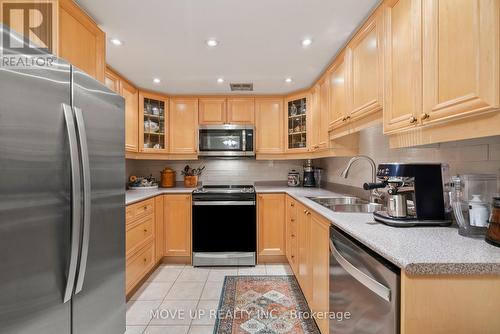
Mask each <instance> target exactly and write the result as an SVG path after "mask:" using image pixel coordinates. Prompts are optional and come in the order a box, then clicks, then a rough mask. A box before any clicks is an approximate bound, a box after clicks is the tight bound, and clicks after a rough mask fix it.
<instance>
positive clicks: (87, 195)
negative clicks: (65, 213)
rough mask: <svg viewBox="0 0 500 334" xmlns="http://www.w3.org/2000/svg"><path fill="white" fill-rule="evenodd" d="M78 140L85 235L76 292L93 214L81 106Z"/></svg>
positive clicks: (80, 284) (77, 115) (77, 110)
mask: <svg viewBox="0 0 500 334" xmlns="http://www.w3.org/2000/svg"><path fill="white" fill-rule="evenodd" d="M74 110H75V118H76V127H77V130H78V131H77V134H78V142H79V143H80V154H81V163H82V175H83V235H82V245H81V250H80V265H79V268H78V277H77V280H76V287H75V294H77V293H79V292H80V291H82V288H83V282H84V280H85V273H86V271H87V257H88V253H89V239H90V214H91V200H92V198H91V189H90V162H89V150H88V146H87V133H86V131H85V121H84V119H83V113H82V110H81V109H80V108H76V107H75V108H74Z"/></svg>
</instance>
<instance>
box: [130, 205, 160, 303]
mask: <svg viewBox="0 0 500 334" xmlns="http://www.w3.org/2000/svg"><path fill="white" fill-rule="evenodd" d="M155 228H156V225H155V200H154V199H148V200H144V201H142V202H138V203H135V204H132V205H129V206H127V208H126V211H125V250H126V272H125V279H126V284H125V293H126V294H129V293H130V292H131V291H133V290H134V288H135V287H136V285H137V284H138V283H139V282H141V280H142V279H143V278H144V276H145V275H147V274H148V272H149V271H150V270H151V269H152V268H153V267H154V265H155V263H156V261H155V236H156V233H155Z"/></svg>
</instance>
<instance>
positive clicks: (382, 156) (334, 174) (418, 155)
mask: <svg viewBox="0 0 500 334" xmlns="http://www.w3.org/2000/svg"><path fill="white" fill-rule="evenodd" d="M359 153H360V154H363V155H368V156H370V157H371V158H373V159H374V160H375V163H377V164H379V163H382V162H446V163H448V164H449V165H450V172H451V175H454V174H457V173H459V174H465V173H491V174H496V173H500V136H497V137H487V138H481V139H471V140H464V141H457V142H449V143H442V144H433V145H426V146H419V147H414V148H401V149H390V148H389V139H388V137H387V136H384V135H383V134H382V126H381V125H380V126H376V127H373V128H369V129H366V130H363V131H361V133H360V152H359ZM348 161H349V158H324V159H320V165H321V167H323V168H324V169H326V173H325V174H326V178H327V181H328V182H332V183H341V184H346V185H352V186H356V187H361V186H362V184H363V183H364V182H367V181H370V180H371V170H370V167H369V165H368V164H367V163H366V162H363V161H359V162H357V163H356V164H355V165H353V166H352V168H351V171H350V172H349V178H348V179H344V178H342V177H340V173H341V172H342V170H344V168H345V166H346V165H347V162H348Z"/></svg>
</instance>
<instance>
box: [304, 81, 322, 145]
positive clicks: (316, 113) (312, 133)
mask: <svg viewBox="0 0 500 334" xmlns="http://www.w3.org/2000/svg"><path fill="white" fill-rule="evenodd" d="M310 95H311V103H310V107H309V111H308V115H307V145H308V147H309V151H315V150H316V149H318V148H319V145H318V143H319V142H320V139H319V137H320V136H319V129H320V128H319V127H318V126H316V124H317V121H318V119H319V117H320V115H321V110H320V108H321V105H320V103H321V92H320V87H319V84H316V85H314V87H312V88H311V94H310Z"/></svg>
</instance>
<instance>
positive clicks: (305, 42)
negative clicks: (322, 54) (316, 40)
mask: <svg viewBox="0 0 500 334" xmlns="http://www.w3.org/2000/svg"><path fill="white" fill-rule="evenodd" d="M312 42H313V41H312V39H310V38H304V39H303V40H302V46H303V47H305V48H306V47H308V46H310V45H311V44H312Z"/></svg>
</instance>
